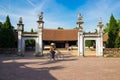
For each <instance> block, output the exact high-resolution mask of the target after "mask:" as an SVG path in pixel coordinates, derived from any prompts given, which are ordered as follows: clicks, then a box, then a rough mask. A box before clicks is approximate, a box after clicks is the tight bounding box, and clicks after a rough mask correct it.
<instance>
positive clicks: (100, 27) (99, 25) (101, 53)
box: [97, 18, 103, 56]
mask: <svg viewBox="0 0 120 80" xmlns="http://www.w3.org/2000/svg"><path fill="white" fill-rule="evenodd" d="M97 26H98V36H99V44H98V45H99V53H98V54H99V56H103V24H102V20H101V18H100V20H99V22H98V25H97Z"/></svg>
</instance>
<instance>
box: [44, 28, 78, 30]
mask: <svg viewBox="0 0 120 80" xmlns="http://www.w3.org/2000/svg"><path fill="white" fill-rule="evenodd" d="M43 30H77V29H50V28H43Z"/></svg>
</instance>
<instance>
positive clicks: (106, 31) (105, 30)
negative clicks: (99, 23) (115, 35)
mask: <svg viewBox="0 0 120 80" xmlns="http://www.w3.org/2000/svg"><path fill="white" fill-rule="evenodd" d="M108 31H109V24H108V23H107V24H106V26H105V27H104V29H103V34H105V33H108Z"/></svg>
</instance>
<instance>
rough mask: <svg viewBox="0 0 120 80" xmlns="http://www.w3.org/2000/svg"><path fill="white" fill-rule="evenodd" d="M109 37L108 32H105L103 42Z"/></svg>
mask: <svg viewBox="0 0 120 80" xmlns="http://www.w3.org/2000/svg"><path fill="white" fill-rule="evenodd" d="M107 39H108V33H105V34H104V35H103V42H106V41H107Z"/></svg>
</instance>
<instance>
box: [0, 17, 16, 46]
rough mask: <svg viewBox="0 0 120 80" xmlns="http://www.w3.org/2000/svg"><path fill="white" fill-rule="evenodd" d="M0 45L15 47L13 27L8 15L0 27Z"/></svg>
mask: <svg viewBox="0 0 120 80" xmlns="http://www.w3.org/2000/svg"><path fill="white" fill-rule="evenodd" d="M0 47H1V48H13V47H15V36H14V28H13V26H12V25H11V22H10V18H9V16H7V17H6V21H5V22H4V24H3V25H2V27H1V29H0Z"/></svg>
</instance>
